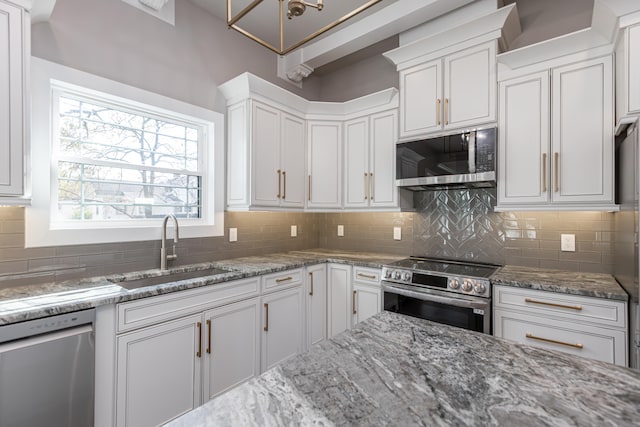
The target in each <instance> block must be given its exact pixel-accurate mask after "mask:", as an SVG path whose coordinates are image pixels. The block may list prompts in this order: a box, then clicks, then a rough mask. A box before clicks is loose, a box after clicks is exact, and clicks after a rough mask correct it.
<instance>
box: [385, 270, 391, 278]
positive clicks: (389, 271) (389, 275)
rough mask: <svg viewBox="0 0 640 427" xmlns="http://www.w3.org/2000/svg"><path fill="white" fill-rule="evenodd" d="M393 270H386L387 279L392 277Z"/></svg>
mask: <svg viewBox="0 0 640 427" xmlns="http://www.w3.org/2000/svg"><path fill="white" fill-rule="evenodd" d="M391 274H392V273H391V270H387V271H385V272H384V278H385V279H391Z"/></svg>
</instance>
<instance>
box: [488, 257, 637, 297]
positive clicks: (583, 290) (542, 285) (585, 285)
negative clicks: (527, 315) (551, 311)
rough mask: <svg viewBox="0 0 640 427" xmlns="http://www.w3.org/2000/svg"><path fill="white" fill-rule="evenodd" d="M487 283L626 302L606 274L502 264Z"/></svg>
mask: <svg viewBox="0 0 640 427" xmlns="http://www.w3.org/2000/svg"><path fill="white" fill-rule="evenodd" d="M490 280H491V284H493V285H504V286H512V287H516V288H527V289H535V290H541V291H548V292H557V293H562V294H570V295H580V296H586V297H595V298H604V299H611V300H618V301H627V300H628V299H629V295H627V293H626V292H625V290H624V289H622V287H621V286H620V285H619V284H618V282H617V281H616V279H615V278H614V277H613V276H612V275H610V274H599V273H578V272H575V271H564V270H552V269H545V268H534V267H519V266H515V265H506V266H504V267H502V268H501V269H500V270H498V271H497V272H496V273H494V274H493V276H491V279H490Z"/></svg>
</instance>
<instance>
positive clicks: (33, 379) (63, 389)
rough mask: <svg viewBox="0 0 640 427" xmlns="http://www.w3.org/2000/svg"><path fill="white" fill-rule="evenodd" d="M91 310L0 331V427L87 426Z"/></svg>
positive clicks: (90, 418)
mask: <svg viewBox="0 0 640 427" xmlns="http://www.w3.org/2000/svg"><path fill="white" fill-rule="evenodd" d="M94 320H95V310H93V309H91V310H84V311H78V312H73V313H66V314H62V315H57V316H51V317H46V318H42V319H36V320H30V321H26V322H22V323H16V324H11V325H7V326H1V327H0V427H23V426H29V427H39V426H56V427H57V426H60V427H87V426H93V404H94V352H95V346H94V331H93V323H94Z"/></svg>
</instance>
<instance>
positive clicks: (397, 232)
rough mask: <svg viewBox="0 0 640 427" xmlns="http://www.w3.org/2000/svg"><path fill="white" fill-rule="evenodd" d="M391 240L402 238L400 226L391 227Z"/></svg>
mask: <svg viewBox="0 0 640 427" xmlns="http://www.w3.org/2000/svg"><path fill="white" fill-rule="evenodd" d="M393 240H402V228H400V227H393Z"/></svg>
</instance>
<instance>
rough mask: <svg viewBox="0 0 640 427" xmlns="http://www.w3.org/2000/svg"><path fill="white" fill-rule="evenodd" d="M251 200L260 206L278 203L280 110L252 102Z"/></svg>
mask: <svg viewBox="0 0 640 427" xmlns="http://www.w3.org/2000/svg"><path fill="white" fill-rule="evenodd" d="M251 134H252V136H251V138H252V142H253V144H252V146H253V150H252V151H253V154H252V155H253V162H252V164H253V174H252V176H253V188H254V191H253V200H252V203H253V204H255V205H260V206H278V205H279V204H280V197H279V195H280V187H279V182H280V174H281V171H280V112H279V111H278V110H276V109H275V108H271V107H269V106H267V105H264V104H261V103H257V102H255V103H254V104H253V126H252V130H251Z"/></svg>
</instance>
